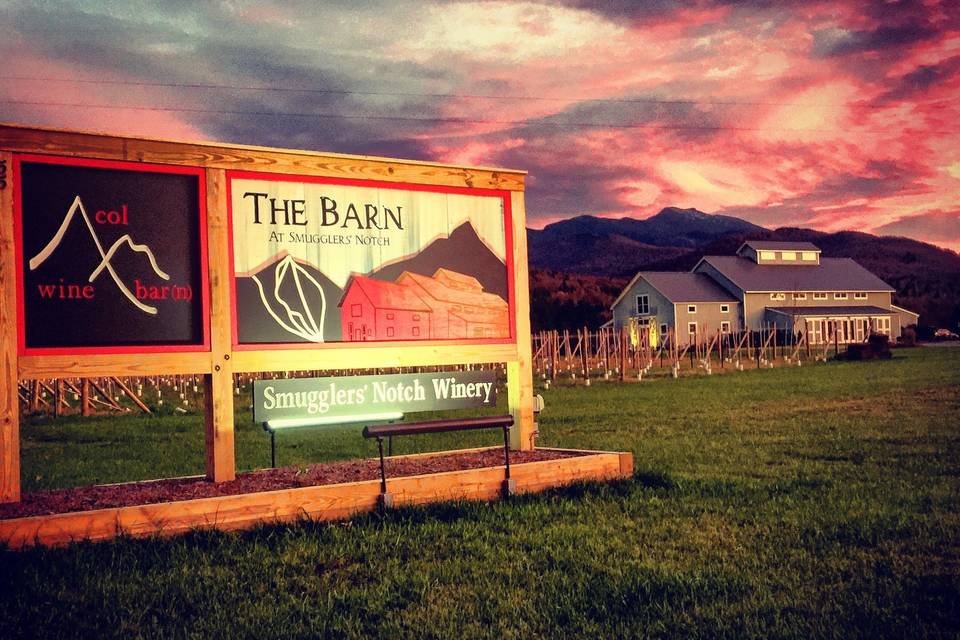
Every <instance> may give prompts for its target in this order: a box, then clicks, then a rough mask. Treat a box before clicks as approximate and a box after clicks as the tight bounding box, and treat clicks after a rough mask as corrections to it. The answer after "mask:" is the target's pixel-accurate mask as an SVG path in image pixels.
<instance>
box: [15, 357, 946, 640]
mask: <svg viewBox="0 0 960 640" xmlns="http://www.w3.org/2000/svg"><path fill="white" fill-rule="evenodd" d="M895 356H896V357H895V359H894V360H892V361H887V362H864V363H827V364H819V365H816V366H803V367H800V368H781V369H774V370H762V371H746V372H743V373H738V374H730V375H722V376H721V375H714V376H711V377H699V378H685V379H681V380H670V379H658V380H652V381H644V382H642V383H628V384H619V383H612V382H611V383H602V384H601V383H595V384H594V385H593V386H591V387H589V388H587V387H582V386H578V387H573V386H564V385H558V386H554V387H553V388H551V389H550V390H549V391H546V392H544V397H545V400H546V405H547V410H546V411H545V412H544V414H543V415H542V419H541V425H540V431H541V442H540V444H542V445H547V446H564V447H581V448H597V449H614V450H630V451H633V452H634V454H635V462H636V477H635V478H634V479H633V480H631V481H621V482H616V483H611V484H606V485H602V484H589V485H578V486H575V487H571V488H567V489H562V490H556V491H552V492H549V493H546V494H542V495H538V496H524V497H520V498H514V499H511V500H510V501H509V502H499V503H493V504H476V503H474V504H469V503H456V504H444V505H438V506H433V507H429V508H422V509H400V510H397V511H394V512H391V513H388V514H386V515H379V514H371V515H366V516H361V517H357V518H355V519H353V520H352V521H349V522H346V523H340V524H331V525H321V524H313V523H302V524H298V525H295V526H264V527H260V528H258V529H256V530H253V531H249V532H245V533H229V534H227V533H216V532H197V533H194V534H190V535H187V536H180V537H176V538H172V539H167V540H130V539H127V540H119V541H115V542H108V543H100V544H90V543H82V544H75V545H72V546H70V547H68V548H64V549H54V550H43V549H40V550H28V551H24V552H16V553H14V552H0V568H2V571H0V637H37V636H43V635H48V636H57V637H114V636H116V637H136V636H146V637H181V636H188V637H199V638H207V637H231V638H233V637H315V636H321V637H323V636H328V637H355V638H365V637H391V638H392V637H418V638H420V637H435V638H459V637H495V638H530V637H575V638H581V637H599V638H608V637H677V636H679V637H735V638H740V637H764V638H766V637H796V638H808V637H864V638H875V637H911V638H912V637H938V636H939V637H958V636H960V426H958V425H960V349H950V348H932V349H915V350H910V351H897V352H895ZM238 404H241V403H238ZM237 424H238V432H237V457H238V466H239V467H240V468H242V469H246V468H253V467H260V466H265V465H266V464H267V463H268V460H269V449H268V442H267V438H266V435H265V434H264V433H263V432H262V431H261V430H260V429H259V427H255V426H254V425H252V424H250V418H249V412H248V410H247V409H246V407H240V406H238V410H237ZM23 437H24V445H23V465H24V483H25V487H26V489H27V490H30V489H38V488H48V487H54V486H69V485H75V484H89V483H92V482H109V481H118V480H129V479H134V478H148V477H159V476H172V475H185V474H196V473H201V472H202V468H203V433H202V427H201V426H200V419H199V417H198V416H196V415H187V416H164V417H156V418H149V417H146V418H140V417H136V418H128V419H124V420H121V421H118V420H116V419H113V420H111V419H106V418H104V419H94V420H85V421H81V420H71V419H65V420H61V421H57V422H53V421H50V420H44V419H36V420H33V421H28V422H27V424H25V425H23ZM480 438H481V439H480V440H476V439H475V438H470V439H459V438H446V439H436V438H423V439H421V440H413V441H408V442H405V443H403V444H402V445H401V447H402V450H403V451H405V452H406V451H413V450H424V449H437V448H447V447H450V446H468V445H473V444H477V443H478V442H481V441H485V440H483V438H488V440H489V442H490V443H491V444H493V443H494V441H495V440H496V437H495V435H489V436H481V437H480ZM278 442H279V441H278ZM281 444H282V448H281V449H280V462H281V463H283V464H290V463H298V464H302V463H306V462H310V461H319V460H328V459H335V458H344V457H355V456H361V455H372V454H373V447H372V445H370V443H365V442H364V441H363V439H362V438H360V436H359V434H358V433H357V430H356V429H353V430H339V431H335V430H330V431H323V430H313V431H309V432H301V433H297V434H288V435H286V437H285V438H284V441H283V442H282V443H281Z"/></svg>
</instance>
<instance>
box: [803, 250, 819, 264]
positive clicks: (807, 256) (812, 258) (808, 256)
mask: <svg viewBox="0 0 960 640" xmlns="http://www.w3.org/2000/svg"><path fill="white" fill-rule="evenodd" d="M800 259H801V260H803V261H804V262H816V261H817V252H816V251H801V252H800Z"/></svg>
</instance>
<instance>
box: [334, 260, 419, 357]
mask: <svg viewBox="0 0 960 640" xmlns="http://www.w3.org/2000/svg"><path fill="white" fill-rule="evenodd" d="M430 313H431V310H430V307H429V306H428V305H427V304H426V303H425V302H424V301H423V300H421V299H420V298H419V297H418V296H417V295H416V294H415V293H413V291H411V290H410V289H408V288H407V287H402V286H400V285H398V284H396V283H394V282H388V281H386V280H374V279H372V278H368V277H366V276H360V275H354V276H351V277H350V281H349V282H348V283H347V288H346V292H345V293H344V294H343V298H341V300H340V322H341V326H342V328H343V339H344V340H346V341H351V342H359V341H363V340H423V339H425V338H429V337H430Z"/></svg>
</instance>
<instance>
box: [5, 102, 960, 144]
mask: <svg viewBox="0 0 960 640" xmlns="http://www.w3.org/2000/svg"><path fill="white" fill-rule="evenodd" d="M0 104H12V105H23V106H36V107H68V108H79V109H108V110H124V109H127V110H131V111H153V112H164V113H194V114H212V115H231V116H261V117H275V118H318V119H327V118H330V119H333V118H340V119H344V120H375V121H381V120H382V121H385V120H393V121H399V122H434V123H441V124H493V125H509V126H521V125H523V126H547V127H569V128H591V129H653V130H656V129H677V130H691V131H786V132H794V133H835V132H836V130H835V129H797V128H782V127H778V128H772V127H732V126H730V125H688V124H660V123H643V124H616V123H605V122H578V121H571V122H557V121H551V120H545V119H532V120H494V119H489V118H451V117H430V116H426V117H423V116H400V115H388V116H376V115H360V114H347V113H297V112H284V111H248V110H241V109H201V108H195V107H144V106H138V105H117V104H95V103H88V102H51V101H44V100H0ZM860 131H862V132H865V133H878V134H879V133H889V130H876V129H861V130H860ZM924 133H930V134H940V135H952V134H957V133H960V130H945V131H936V130H926V131H924Z"/></svg>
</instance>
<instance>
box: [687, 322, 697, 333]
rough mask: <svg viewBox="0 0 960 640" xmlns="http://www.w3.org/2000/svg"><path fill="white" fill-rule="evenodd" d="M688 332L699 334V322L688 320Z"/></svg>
mask: <svg viewBox="0 0 960 640" xmlns="http://www.w3.org/2000/svg"><path fill="white" fill-rule="evenodd" d="M687 333H689V334H690V335H691V336H695V335H697V323H696V322H688V323H687Z"/></svg>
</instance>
